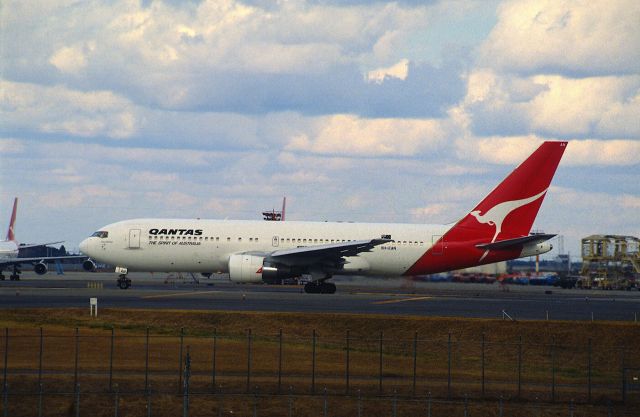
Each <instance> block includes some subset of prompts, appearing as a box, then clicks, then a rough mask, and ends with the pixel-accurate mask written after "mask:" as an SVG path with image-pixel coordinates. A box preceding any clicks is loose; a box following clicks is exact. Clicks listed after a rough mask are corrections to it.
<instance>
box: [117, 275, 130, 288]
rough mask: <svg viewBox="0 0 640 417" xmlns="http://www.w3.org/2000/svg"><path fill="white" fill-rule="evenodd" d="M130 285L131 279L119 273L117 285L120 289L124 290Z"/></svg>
mask: <svg viewBox="0 0 640 417" xmlns="http://www.w3.org/2000/svg"><path fill="white" fill-rule="evenodd" d="M130 286H131V280H130V279H129V278H127V276H126V275H120V277H119V278H118V287H119V288H120V289H121V290H126V289H127V288H129V287H130Z"/></svg>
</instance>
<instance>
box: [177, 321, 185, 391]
mask: <svg viewBox="0 0 640 417" xmlns="http://www.w3.org/2000/svg"><path fill="white" fill-rule="evenodd" d="M183 346H184V327H181V328H180V353H179V355H180V358H179V359H178V393H180V390H181V389H182V348H183Z"/></svg>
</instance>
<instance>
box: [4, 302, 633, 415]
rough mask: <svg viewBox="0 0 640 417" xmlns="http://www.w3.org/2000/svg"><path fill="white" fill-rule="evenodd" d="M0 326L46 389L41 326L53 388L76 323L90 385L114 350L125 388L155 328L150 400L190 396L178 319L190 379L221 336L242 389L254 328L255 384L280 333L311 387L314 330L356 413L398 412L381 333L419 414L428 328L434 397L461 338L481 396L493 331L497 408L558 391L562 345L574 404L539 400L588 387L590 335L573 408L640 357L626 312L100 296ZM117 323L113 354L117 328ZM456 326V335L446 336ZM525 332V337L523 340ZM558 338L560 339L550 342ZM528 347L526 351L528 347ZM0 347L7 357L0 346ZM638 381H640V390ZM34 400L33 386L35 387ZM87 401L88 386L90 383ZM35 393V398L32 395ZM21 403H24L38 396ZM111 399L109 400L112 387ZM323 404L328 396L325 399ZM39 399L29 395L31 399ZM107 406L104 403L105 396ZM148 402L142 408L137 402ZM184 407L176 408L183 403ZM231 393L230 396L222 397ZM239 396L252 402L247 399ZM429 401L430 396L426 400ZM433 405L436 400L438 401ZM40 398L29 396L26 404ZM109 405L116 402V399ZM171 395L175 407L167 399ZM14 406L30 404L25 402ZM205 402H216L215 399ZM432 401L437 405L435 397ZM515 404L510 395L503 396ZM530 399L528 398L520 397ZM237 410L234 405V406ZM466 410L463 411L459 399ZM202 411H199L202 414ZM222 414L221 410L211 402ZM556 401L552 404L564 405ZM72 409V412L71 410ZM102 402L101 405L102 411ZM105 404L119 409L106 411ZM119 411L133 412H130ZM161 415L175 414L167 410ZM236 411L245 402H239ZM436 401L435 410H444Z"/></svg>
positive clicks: (223, 370) (283, 400) (347, 407)
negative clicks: (272, 304)
mask: <svg viewBox="0 0 640 417" xmlns="http://www.w3.org/2000/svg"><path fill="white" fill-rule="evenodd" d="M0 317H1V319H0V327H1V328H9V329H10V331H9V332H10V333H9V334H10V338H9V342H10V343H9V352H8V353H9V355H8V359H9V366H8V368H9V375H8V381H9V384H10V386H11V389H12V390H16V391H17V390H18V389H20V388H22V389H24V390H27V391H31V392H34V391H36V387H37V382H38V379H37V378H38V376H37V369H38V363H39V350H40V331H39V327H42V328H43V329H44V330H43V331H44V335H45V338H44V350H43V364H44V366H43V368H44V376H43V382H44V384H45V387H47V388H48V389H49V391H51V390H52V387H55V388H56V390H57V391H66V392H72V391H73V379H74V370H75V356H76V355H75V352H76V345H75V343H76V338H75V328H79V335H80V337H79V338H78V339H77V343H78V369H79V377H78V382H79V383H80V384H81V390H82V391H84V392H86V391H102V392H103V391H105V389H106V388H107V387H108V373H109V366H110V363H112V364H113V371H114V373H113V375H114V376H113V379H112V381H111V382H112V385H113V386H115V385H116V384H117V385H118V387H119V389H120V390H121V391H122V392H138V393H140V392H142V391H143V390H144V374H145V360H146V329H147V328H149V333H150V335H151V337H150V340H149V366H148V369H149V381H150V383H151V386H152V389H155V390H156V391H162V392H165V393H164V394H159V393H158V394H157V395H156V396H154V410H156V411H157V412H158V413H159V412H160V410H161V409H162V410H164V411H165V412H166V410H181V400H180V398H178V397H175V396H174V395H171V394H169V393H171V392H176V393H177V392H178V384H179V380H180V379H179V378H180V377H179V374H178V370H179V367H180V363H179V361H180V359H179V358H180V355H179V353H180V342H179V341H180V332H181V329H184V335H185V337H184V345H183V349H184V351H183V353H185V351H186V346H189V351H190V356H191V358H192V371H193V376H192V379H191V384H192V385H191V386H192V389H193V390H194V391H197V392H202V393H209V394H210V393H211V392H212V390H213V387H212V386H211V382H212V381H211V378H212V376H211V374H212V348H213V338H212V335H213V334H214V332H215V333H216V335H217V339H216V385H218V387H216V389H217V390H218V391H220V386H219V385H220V384H221V385H222V392H224V393H227V394H230V393H238V394H241V393H243V392H244V391H245V390H246V384H247V378H246V376H247V363H248V362H247V361H248V343H249V341H248V338H247V330H248V329H251V334H252V338H251V374H250V386H251V390H253V389H254V388H253V387H255V386H259V387H260V392H261V393H262V394H267V393H275V392H276V391H277V388H278V385H277V381H278V379H277V376H278V358H279V340H278V332H279V331H280V330H282V333H283V352H282V357H283V368H282V379H281V388H282V390H283V391H284V392H286V391H287V389H288V387H289V386H293V387H294V390H295V392H296V393H297V394H309V393H310V391H311V372H312V367H313V364H312V363H313V355H312V343H311V337H312V332H313V330H315V332H316V337H317V338H316V342H317V343H316V356H315V388H316V394H318V393H321V392H322V389H323V388H324V387H326V388H327V390H328V393H329V394H330V396H329V401H330V406H331V407H330V409H331V410H334V412H332V413H331V415H355V414H356V413H355V410H356V408H355V407H356V406H357V401H356V399H355V397H354V395H355V393H356V392H357V390H358V389H359V390H361V392H362V393H363V395H366V396H368V397H367V398H368V399H367V400H366V401H365V403H364V404H365V409H370V410H368V411H367V412H366V413H365V414H364V415H391V408H390V407H391V404H392V402H391V400H390V399H389V398H376V396H377V395H378V394H379V392H378V384H379V379H378V378H379V348H380V344H379V343H380V342H379V338H380V334H381V332H382V335H383V394H384V395H386V396H391V395H393V393H394V391H395V392H397V393H398V395H399V396H400V397H401V399H403V400H402V401H401V403H399V404H400V405H399V408H398V415H416V414H415V413H416V412H417V411H416V410H420V409H424V404H423V403H422V402H419V401H418V402H416V401H415V398H413V397H412V394H413V386H412V382H413V349H414V337H415V334H416V333H417V335H418V345H417V348H418V349H417V363H416V368H417V372H416V394H417V395H418V396H419V397H424V395H425V394H426V392H427V391H430V392H431V393H432V394H433V396H434V398H440V399H443V398H446V397H447V395H448V394H449V392H448V390H447V378H448V375H449V373H448V358H449V347H451V376H452V390H451V395H452V396H453V397H454V398H457V399H458V400H460V399H461V398H463V397H464V395H465V394H469V396H470V397H472V398H475V399H476V400H477V399H479V398H480V396H481V373H482V368H481V363H482V362H481V356H482V339H483V335H484V340H485V349H484V359H485V381H486V385H485V397H486V398H489V399H493V400H494V401H493V402H492V401H490V400H488V401H489V402H480V403H478V402H475V403H474V405H473V406H474V407H478V410H480V409H482V411H476V413H475V414H471V415H497V410H498V408H497V403H496V402H495V399H497V398H498V397H500V396H501V395H502V396H504V397H505V399H509V400H510V401H511V402H509V403H507V405H505V407H507V406H508V407H511V408H512V411H510V412H509V413H508V414H506V413H505V415H512V416H519V415H531V414H527V413H526V410H529V411H531V409H529V408H528V407H530V406H532V403H531V402H526V401H533V400H535V399H536V398H538V399H539V401H537V402H536V401H534V402H533V406H535V407H538V405H536V404H542V403H541V401H549V400H551V397H550V395H551V392H550V385H551V376H552V355H551V354H552V352H553V355H554V360H555V378H556V381H555V382H556V393H555V394H556V398H555V399H556V401H559V402H560V403H561V404H563V405H562V407H565V408H562V410H564V412H559V411H558V412H556V411H554V410H555V408H553V407H547V406H546V405H545V407H546V409H548V410H549V412H548V413H547V412H544V413H543V412H542V411H541V409H540V408H535V410H534V411H535V413H536V414H535V415H549V416H551V415H567V414H568V412H567V410H568V409H567V408H566V407H568V402H569V400H571V399H575V400H576V401H578V402H582V401H585V400H586V399H587V398H586V394H587V393H586V380H587V362H588V351H587V346H588V341H589V339H591V340H592V355H591V362H592V383H593V388H592V401H595V402H597V403H599V404H600V405H594V406H590V405H585V404H581V405H580V406H579V407H582V408H580V410H581V411H580V412H579V413H576V414H575V415H585V416H592V415H593V416H595V415H606V414H607V413H606V411H603V410H605V408H603V407H604V406H603V404H606V403H607V402H608V401H610V400H611V401H614V402H618V401H619V400H620V399H621V392H620V386H621V369H622V365H623V364H622V360H623V358H622V355H623V353H622V352H623V350H624V351H625V353H624V355H625V356H624V361H625V363H624V366H625V367H628V368H634V367H635V368H640V355H638V353H640V349H639V346H640V326H639V325H637V324H634V323H619V322H595V323H592V322H558V321H550V322H545V321H528V322H515V323H513V322H506V321H500V320H486V319H455V318H420V317H397V316H392V317H390V316H372V315H347V314H315V313H313V314H285V313H249V312H222V311H158V310H121V309H104V310H101V311H100V317H98V318H91V317H89V315H88V311H86V310H85V309H64V310H56V309H33V310H4V311H0ZM112 328H113V329H115V330H114V334H115V335H116V338H115V344H114V351H113V360H112V361H111V359H112V358H111V352H110V346H111V329H112ZM347 330H349V332H350V342H349V360H350V363H349V370H350V380H349V383H350V388H351V394H352V395H351V396H347V397H345V396H343V394H344V393H345V383H346V381H345V370H346V369H345V368H346V349H345V346H346V332H347ZM449 335H451V342H452V343H451V345H450V346H449V344H448V340H449ZM520 338H522V345H521V347H520V340H521V339H520ZM0 342H1V343H2V344H1V345H0V352H2V353H3V354H4V331H3V333H2V334H1V335H0ZM552 346H553V347H552ZM520 349H521V352H522V353H521V356H520V355H519V351H520ZM519 357H521V358H522V361H521V375H522V379H521V383H522V392H521V397H520V398H521V399H522V400H525V403H519V402H514V401H517V400H516V396H517V364H518V358H519ZM0 359H2V358H1V357H0ZM636 395H637V394H636ZM27 398H31V400H33V397H27ZM82 398H83V401H88V400H87V398H88V394H85V395H83V397H82ZM252 398H253V397H242V396H241V395H234V396H230V397H227V398H226V401H227V402H228V404H229V405H228V406H229V409H232V408H233V407H232V406H231V404H232V403H233V401H236V402H237V410H238V411H239V412H240V410H241V409H242V410H244V411H241V412H240V414H241V415H248V414H250V412H251V410H249V409H247V408H246V407H248V406H249V405H250V404H252V403H251V401H253V399H252ZM221 400H222V401H225V398H224V397H223V398H222V399H221V398H220V396H219V395H218V396H211V395H206V396H200V397H197V396H196V397H195V398H194V399H193V404H194V405H193V407H195V410H196V411H194V413H195V414H194V413H191V415H214V414H213V412H211V410H218V409H219V408H220V405H219V401H221ZM627 400H628V404H627V406H624V405H621V404H619V403H618V404H616V407H617V409H618V411H620V412H624V411H625V410H627V409H629V408H628V407H631V405H629V404H634V403H635V404H637V403H636V402H635V401H636V400H637V397H633V396H631V397H629V398H627ZM103 401H106V400H105V399H104V394H100V395H97V396H96V400H95V402H94V403H92V404H101V402H103ZM123 401H125V402H123V404H122V407H123V410H128V409H130V410H131V411H129V412H127V413H125V414H124V415H143V414H144V412H143V411H139V412H138V411H134V410H144V407H145V406H146V403H145V400H144V398H143V397H142V396H141V395H139V394H138V396H137V397H127V398H123ZM27 403H28V402H27ZM27 403H20V406H21V407H27V408H28V407H29V405H28V404H27ZM48 403H49V404H50V407H51V409H55V410H58V411H59V412H61V413H62V414H60V415H65V413H64V410H68V407H69V404H71V407H72V408H71V409H73V404H72V398H71V397H61V398H56V397H51V398H49V399H48ZM107 403H108V401H107ZM321 403H322V396H319V395H316V396H310V397H296V400H295V404H296V413H295V415H321V414H322V407H323V404H321ZM319 404H320V405H319ZM437 406H438V407H440V408H441V409H442V410H443V412H445V411H444V410H445V409H446V408H447V407H449V408H451V411H452V412H454V411H453V409H456V410H458V411H460V412H459V413H458V414H459V415H462V408H461V407H462V405H461V404H452V403H438V404H437ZM31 407H33V403H31ZM105 407H106V408H109V407H108V406H106V405H105V406H104V407H103V408H105ZM140 407H141V408H140ZM176 407H177V408H176ZM225 407H226V406H225ZM242 407H245V408H244V409H243V408H242ZM287 407H288V399H287V396H286V395H285V396H274V397H261V398H260V410H261V412H260V413H259V415H283V414H285V415H286V412H287V410H288V408H287ZM421 407H422V408H421ZM434 407H436V404H435V403H434ZM30 409H31V410H33V408H30ZM111 409H112V408H111ZM165 409H166V410H165ZM12 410H14V411H13V412H14V413H16V414H14V415H29V413H28V412H25V413H23V412H22V411H20V409H19V407H18V408H15V409H12ZM206 410H208V411H209V412H206ZM434 410H435V409H434ZM505 410H506V408H505ZM518 410H525V411H522V412H521V411H518ZM227 411H228V410H227ZM456 412H457V411H456ZM198 413H200V414H198ZM215 413H216V414H215V415H217V411H215ZM554 413H555V414H554ZM66 415H68V413H67V414H66ZM94 415H101V414H94ZM104 415H113V414H112V413H111V414H109V413H108V412H106V413H105V414H104ZM121 415H123V414H121ZM154 415H176V413H173V412H168V413H165V414H156V413H154ZM236 415H238V414H237V413H236ZM434 415H435V414H434Z"/></svg>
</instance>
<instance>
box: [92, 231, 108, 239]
mask: <svg viewBox="0 0 640 417" xmlns="http://www.w3.org/2000/svg"><path fill="white" fill-rule="evenodd" d="M91 237H99V238H100V239H104V238H106V237H109V232H105V231H103V230H99V231H97V232H95V233H94V234H92V235H91Z"/></svg>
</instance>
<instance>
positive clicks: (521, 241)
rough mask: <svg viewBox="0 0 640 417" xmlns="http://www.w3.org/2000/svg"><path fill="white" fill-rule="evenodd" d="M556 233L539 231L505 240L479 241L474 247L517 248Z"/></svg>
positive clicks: (493, 248) (542, 240)
mask: <svg viewBox="0 0 640 417" xmlns="http://www.w3.org/2000/svg"><path fill="white" fill-rule="evenodd" d="M555 236H556V235H549V234H546V233H540V234H537V235H530V236H525V237H517V238H515V239H506V240H499V241H497V242H493V243H481V244H479V245H476V248H478V249H486V250H501V249H502V250H504V249H515V248H519V247H521V246H523V245H526V244H528V243H541V242H545V241H547V240H549V239H551V238H552V237H555Z"/></svg>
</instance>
